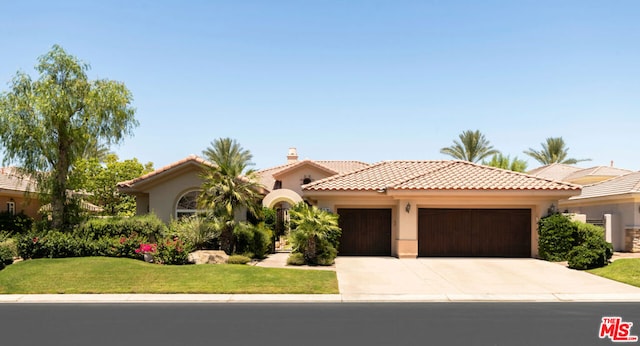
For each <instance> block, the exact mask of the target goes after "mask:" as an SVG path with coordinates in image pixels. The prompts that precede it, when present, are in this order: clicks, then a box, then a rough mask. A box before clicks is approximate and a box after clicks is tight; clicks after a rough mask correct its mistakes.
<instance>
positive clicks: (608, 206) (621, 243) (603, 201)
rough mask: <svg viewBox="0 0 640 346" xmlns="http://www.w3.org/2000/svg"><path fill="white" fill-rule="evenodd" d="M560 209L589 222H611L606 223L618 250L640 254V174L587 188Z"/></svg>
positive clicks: (565, 202)
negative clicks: (582, 217)
mask: <svg viewBox="0 0 640 346" xmlns="http://www.w3.org/2000/svg"><path fill="white" fill-rule="evenodd" d="M560 208H561V209H562V210H564V209H566V210H568V211H569V212H572V213H577V214H585V215H586V217H587V220H603V218H604V219H608V220H610V221H609V222H610V225H607V224H606V223H607V222H606V221H604V223H605V226H606V228H608V232H607V233H608V234H607V238H608V239H607V240H608V241H611V243H612V244H613V247H614V249H615V250H617V251H634V252H640V172H633V173H627V174H625V175H622V176H619V177H615V178H613V179H609V180H606V181H602V182H599V183H596V184H591V185H586V186H583V188H582V193H581V194H580V195H578V196H573V197H570V198H569V199H566V200H563V201H560ZM605 215H610V217H606V218H605Z"/></svg>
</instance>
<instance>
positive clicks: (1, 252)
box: [0, 239, 17, 269]
mask: <svg viewBox="0 0 640 346" xmlns="http://www.w3.org/2000/svg"><path fill="white" fill-rule="evenodd" d="M16 256H17V250H16V244H15V242H14V241H13V239H7V240H5V241H3V242H0V269H2V268H4V267H5V266H7V265H9V264H12V263H13V258H14V257H16Z"/></svg>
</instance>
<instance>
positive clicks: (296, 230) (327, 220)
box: [289, 202, 342, 264]
mask: <svg viewBox="0 0 640 346" xmlns="http://www.w3.org/2000/svg"><path fill="white" fill-rule="evenodd" d="M289 217H290V218H291V238H292V242H293V246H294V251H295V252H300V253H302V255H303V257H304V260H305V262H306V263H307V264H319V259H320V258H319V257H323V254H329V257H330V258H328V261H327V258H325V259H324V260H325V261H323V262H325V263H322V264H329V263H327V262H332V261H333V258H335V255H336V254H337V251H336V250H337V247H338V239H339V237H340V234H341V233H342V231H341V229H340V227H339V226H338V215H336V214H332V213H329V212H327V211H324V210H321V209H318V208H317V207H315V206H308V205H307V204H306V203H305V202H300V203H298V204H296V205H294V206H293V207H292V208H291V209H289Z"/></svg>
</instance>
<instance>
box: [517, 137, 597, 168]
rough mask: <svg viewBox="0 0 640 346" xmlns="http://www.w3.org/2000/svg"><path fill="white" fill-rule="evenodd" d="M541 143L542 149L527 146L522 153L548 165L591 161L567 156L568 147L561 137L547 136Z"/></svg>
mask: <svg viewBox="0 0 640 346" xmlns="http://www.w3.org/2000/svg"><path fill="white" fill-rule="evenodd" d="M541 145H542V150H540V151H538V150H534V149H532V148H529V150H525V151H524V153H525V154H527V155H529V156H531V157H532V158H534V159H535V160H536V161H538V162H540V163H541V164H543V165H550V164H552V163H563V164H567V165H573V164H576V163H578V162H582V161H591V159H574V158H567V155H568V152H569V148H567V147H566V144H565V143H564V140H563V139H562V137H549V138H547V140H546V142H544V143H541Z"/></svg>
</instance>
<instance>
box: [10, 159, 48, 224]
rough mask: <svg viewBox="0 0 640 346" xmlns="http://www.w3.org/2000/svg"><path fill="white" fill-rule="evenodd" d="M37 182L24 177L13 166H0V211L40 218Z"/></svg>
mask: <svg viewBox="0 0 640 346" xmlns="http://www.w3.org/2000/svg"><path fill="white" fill-rule="evenodd" d="M35 186H36V185H35V182H34V181H33V180H31V179H29V178H28V177H22V176H20V175H19V174H18V172H17V170H16V169H15V168H13V167H1V168H0V211H3V212H8V213H11V214H17V213H24V214H25V215H27V216H29V217H32V218H34V219H39V218H40V215H39V213H38V210H39V209H40V201H39V200H38V194H37V193H36V188H35Z"/></svg>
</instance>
